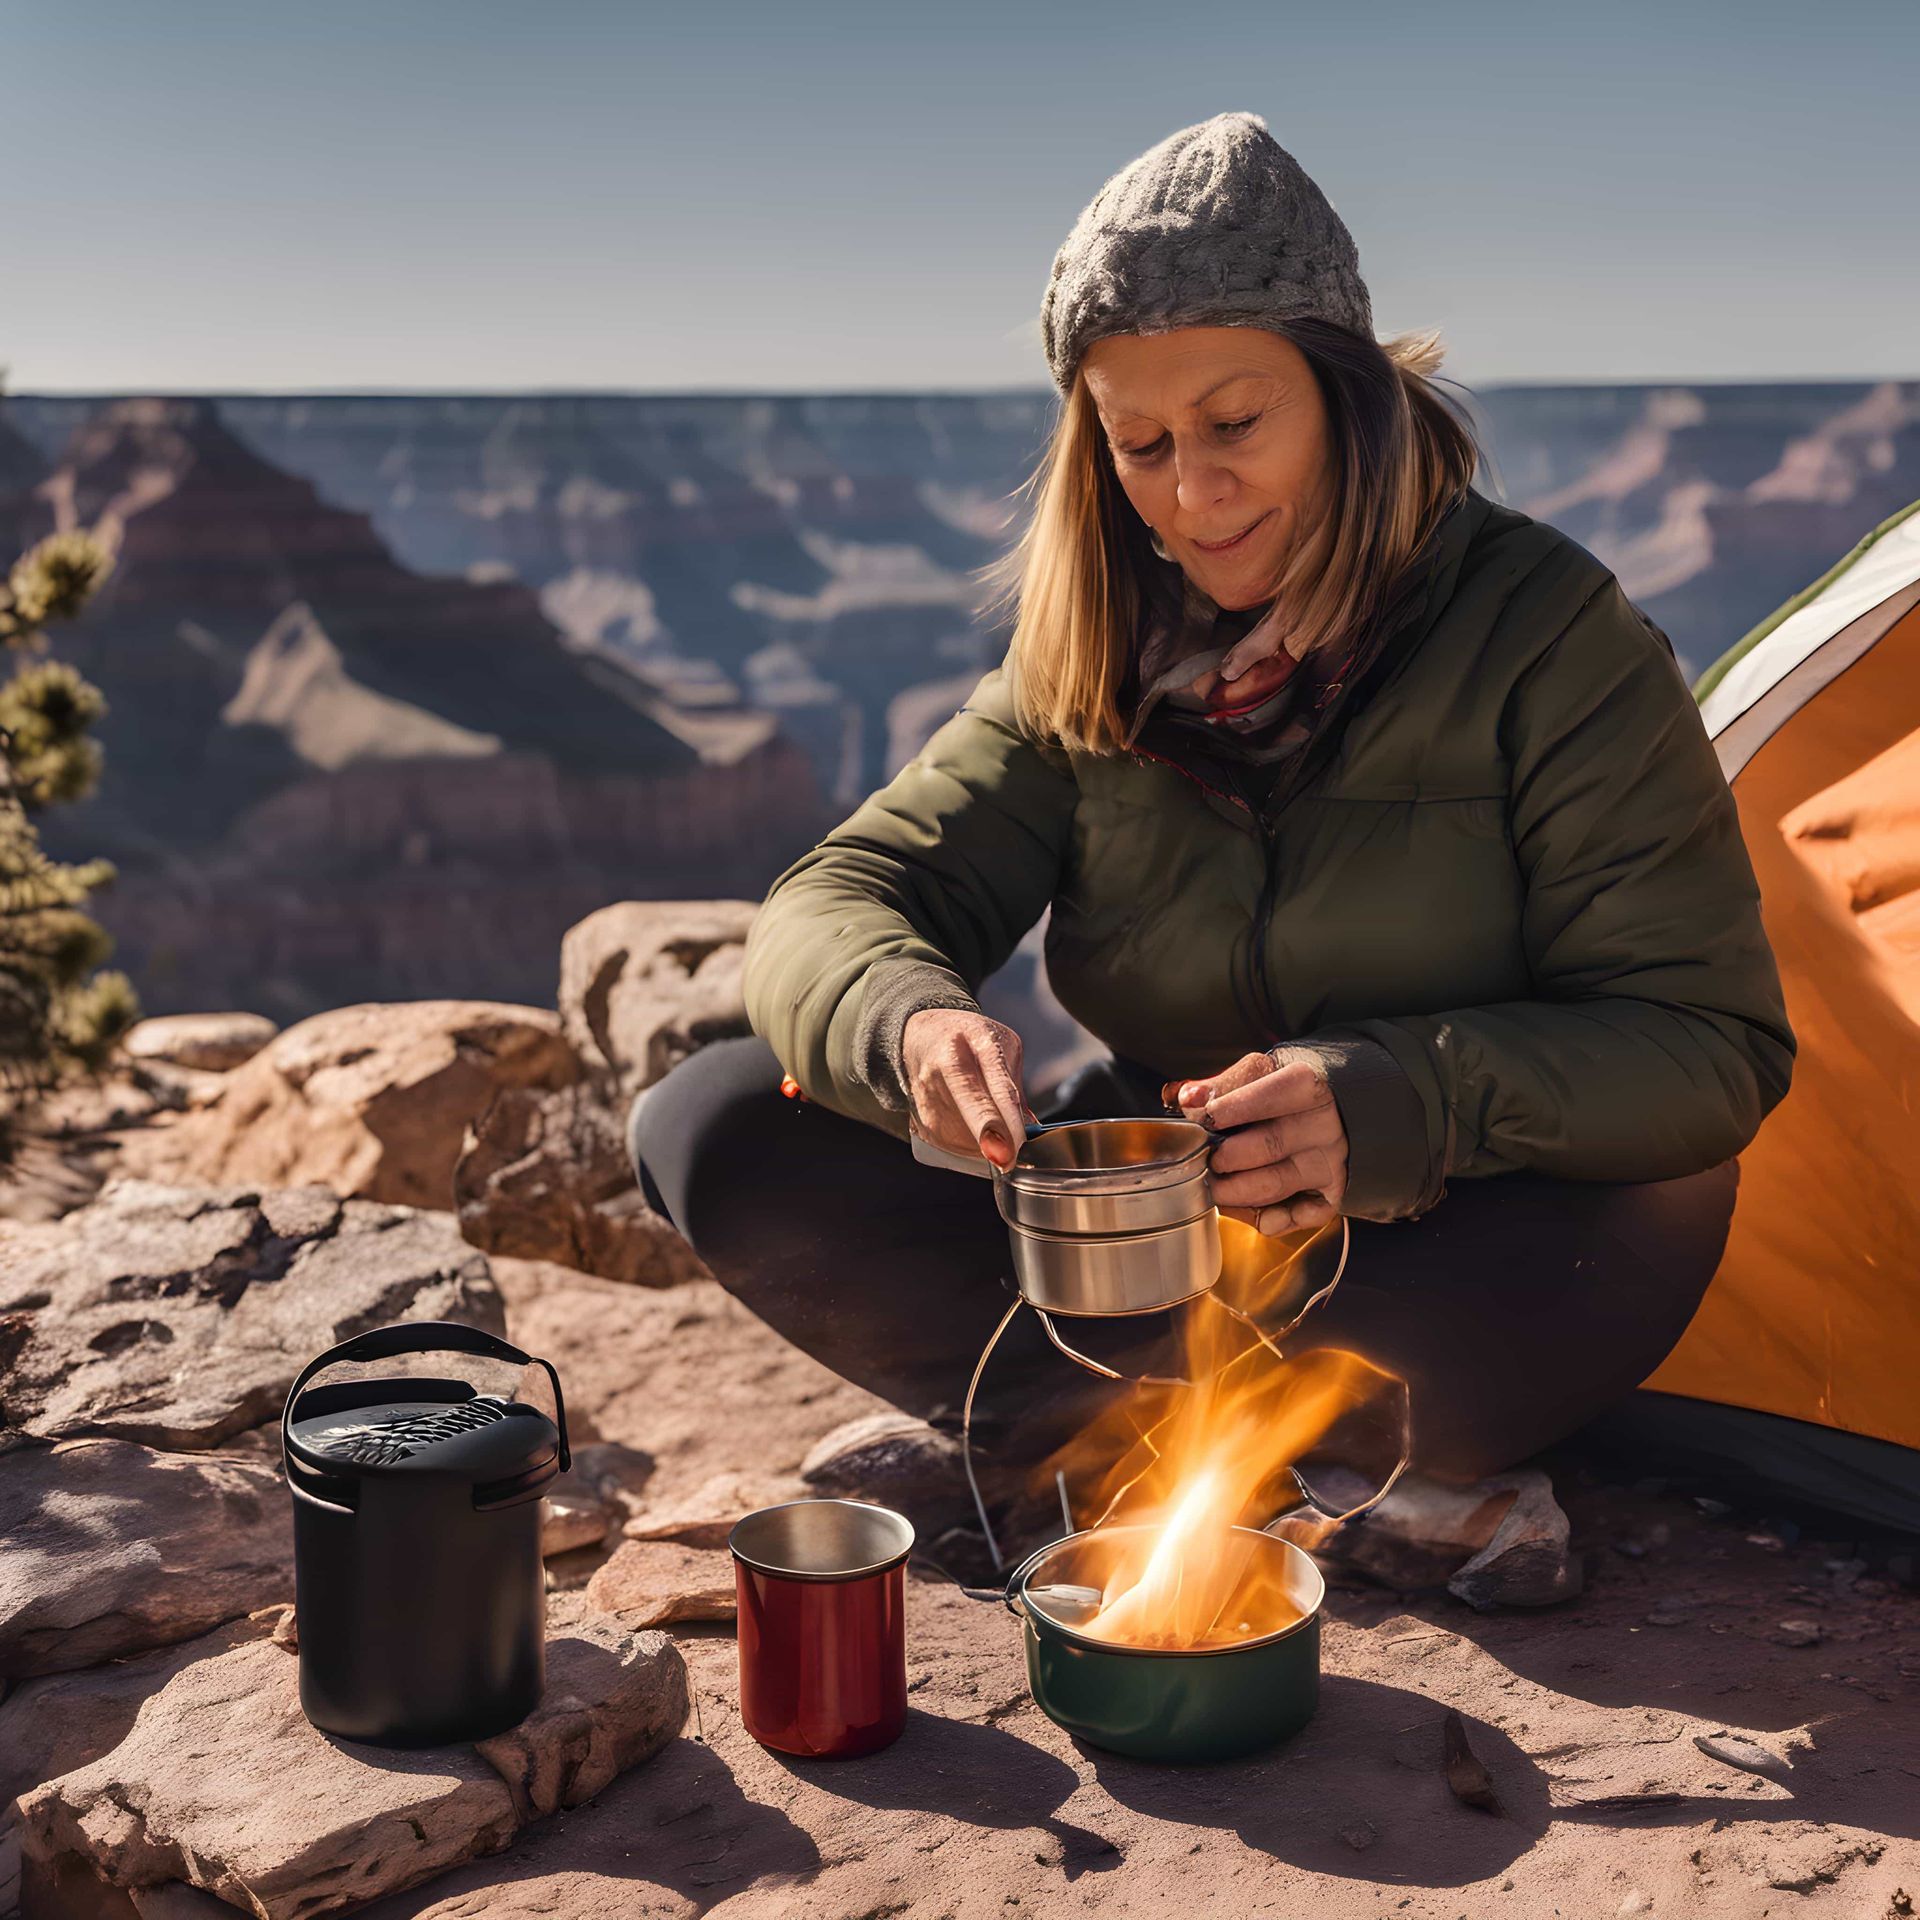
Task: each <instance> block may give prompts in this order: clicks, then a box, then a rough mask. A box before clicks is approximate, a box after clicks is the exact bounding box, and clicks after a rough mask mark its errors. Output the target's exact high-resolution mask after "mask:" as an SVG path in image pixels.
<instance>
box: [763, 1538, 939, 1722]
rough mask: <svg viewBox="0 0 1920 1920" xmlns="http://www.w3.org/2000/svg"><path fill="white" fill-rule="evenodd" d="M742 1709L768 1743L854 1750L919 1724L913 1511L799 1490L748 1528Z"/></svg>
mask: <svg viewBox="0 0 1920 1920" xmlns="http://www.w3.org/2000/svg"><path fill="white" fill-rule="evenodd" d="M727 1545H728V1546H729V1547H730V1548H731V1549H732V1552H733V1579H734V1587H735V1590H736V1592H737V1593H738V1596H739V1601H740V1718H741V1719H742V1720H743V1721H744V1722H745V1723H746V1728H747V1731H748V1732H749V1733H750V1734H752V1735H753V1737H754V1738H755V1739H756V1740H758V1741H759V1742H760V1744H761V1745H762V1746H763V1747H771V1748H773V1750H774V1751H775V1752H776V1753H793V1754H801V1755H804V1756H806V1757H808V1758H810V1759H821V1760H826V1759H833V1760H839V1759H847V1758H850V1757H851V1756H853V1755H854V1754H860V1753H872V1752H874V1751H875V1750H876V1749H878V1748H880V1747H884V1746H887V1745H888V1744H890V1743H891V1742H892V1741H895V1740H897V1739H899V1737H900V1731H901V1729H902V1728H903V1727H904V1726H905V1725H906V1723H907V1617H906V1597H907V1594H906V1588H907V1555H908V1554H909V1553H910V1552H911V1551H912V1549H913V1528H912V1526H911V1525H910V1524H909V1523H908V1521H907V1519H906V1517H905V1516H904V1515H903V1514H898V1513H895V1512H893V1511H892V1510H891V1509H890V1508H887V1507H875V1506H869V1505H868V1504H867V1503H866V1502H865V1501H862V1500H791V1501H788V1502H787V1503H786V1504H785V1505H783V1506H778V1507H762V1508H761V1509H760V1511H759V1512H758V1513H750V1514H748V1515H747V1517H746V1518H745V1519H744V1520H742V1521H741V1522H740V1523H739V1525H738V1526H736V1527H735V1528H734V1530H733V1532H732V1534H731V1535H730V1536H729V1538H728V1541H727Z"/></svg>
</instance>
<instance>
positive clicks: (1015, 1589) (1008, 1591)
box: [986, 1540, 1060, 1620]
mask: <svg viewBox="0 0 1920 1920" xmlns="http://www.w3.org/2000/svg"><path fill="white" fill-rule="evenodd" d="M1059 1544H1060V1543H1059V1541H1057V1540H1049V1541H1048V1542H1047V1543H1046V1545H1045V1546H1043V1547H1035V1548H1034V1550H1033V1551H1032V1552H1031V1553H1030V1554H1028V1555H1027V1557H1026V1558H1025V1559H1024V1560H1022V1561H1021V1562H1020V1564H1019V1565H1018V1566H1017V1567H1015V1568H1014V1570H1013V1571H1012V1572H1011V1573H1010V1574H1008V1575H1007V1584H1006V1586H1005V1587H1003V1588H1002V1589H1001V1590H1000V1592H999V1593H998V1594H997V1595H996V1594H995V1593H994V1590H993V1589H992V1588H991V1587H988V1588H987V1589H986V1593H987V1595H988V1597H990V1598H997V1599H998V1600H999V1602H1000V1604H1001V1605H1002V1606H1004V1607H1005V1608H1006V1610H1007V1611H1008V1612H1009V1613H1010V1614H1012V1615H1013V1617H1014V1618H1015V1619H1016V1620H1024V1619H1025V1618H1026V1617H1027V1605H1026V1602H1025V1601H1024V1600H1022V1599H1021V1597H1020V1583H1021V1582H1022V1581H1023V1580H1024V1579H1025V1578H1026V1577H1027V1575H1028V1574H1030V1573H1031V1572H1032V1571H1033V1570H1034V1568H1035V1567H1037V1566H1038V1565H1039V1564H1040V1562H1041V1560H1042V1559H1044V1558H1045V1557H1046V1555H1048V1554H1049V1553H1051V1552H1052V1551H1053V1550H1054V1548H1055V1547H1057V1546H1058V1545H1059Z"/></svg>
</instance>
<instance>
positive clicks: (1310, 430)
mask: <svg viewBox="0 0 1920 1920" xmlns="http://www.w3.org/2000/svg"><path fill="white" fill-rule="evenodd" d="M1081 365H1082V368H1083V370H1084V372H1085V376H1086V382H1087V389H1088V392H1089V393H1090V395H1091V396H1092V399H1093V404H1094V408H1095V410H1096V412H1097V413H1098V414H1099V416H1100V425H1101V427H1102V429H1103V430H1104V432H1105V434H1106V438H1107V445H1108V446H1109V447H1111V448H1112V450H1113V464H1114V470H1115V472H1116V473H1117V474H1118V475H1119V478H1120V484H1121V486H1122V487H1124V488H1125V489H1126V495H1127V498H1128V499H1129V500H1130V501H1132V502H1133V506H1134V511H1135V512H1137V513H1138V514H1139V516H1140V518H1141V519H1142V520H1144V521H1145V522H1146V523H1147V525H1148V526H1149V527H1151V528H1153V529H1154V531H1155V532H1156V533H1158V534H1159V536H1160V541H1161V544H1162V545H1163V546H1164V547H1165V548H1166V550H1167V551H1168V553H1170V554H1171V555H1172V556H1173V558H1174V559H1175V560H1176V561H1177V562H1178V563H1179V565H1180V568H1181V571H1182V572H1183V573H1185V574H1186V575H1187V577H1188V578H1189V579H1190V580H1192V581H1193V582H1194V584H1195V585H1196V586H1198V587H1199V588H1200V589H1201V590H1202V591H1203V592H1205V593H1206V594H1207V595H1209V596H1210V597H1211V598H1212V600H1213V601H1214V603H1215V605H1217V606H1221V607H1230V608H1231V607H1254V606H1259V605H1261V604H1262V603H1263V602H1265V601H1268V600H1271V599H1272V598H1273V596H1274V594H1275V592H1276V591H1277V590H1278V588H1279V583H1280V576H1281V573H1282V572H1283V571H1284V569H1285V567H1286V564H1287V560H1288V558H1289V556H1290V555H1291V554H1292V552H1293V549H1294V546H1295V544H1296V543H1297V542H1298V541H1299V539H1300V538H1301V536H1302V534H1303V533H1305V532H1306V531H1308V530H1310V529H1311V528H1312V527H1313V526H1314V524H1315V523H1316V522H1317V520H1318V518H1319V515H1320V513H1321V510H1322V508H1323V505H1324V501H1325V491H1324V490H1325V485H1326V480H1327V414H1326V406H1325V403H1324V402H1323V401H1322V399H1321V397H1320V385H1319V382H1318V381H1316V380H1315V379H1314V377H1313V369H1312V368H1311V367H1309V366H1308V365H1307V359H1306V356H1305V355H1304V354H1303V353H1302V352H1301V351H1300V349H1299V348H1298V347H1296V346H1295V345H1294V344H1293V342H1292V341H1291V340H1288V339H1285V338H1283V337H1282V336H1281V335H1279V334H1277V333H1270V332H1268V331H1267V330H1266V329H1264V328H1261V327H1181V328H1178V329H1176V330H1175V331H1173V332H1171V333H1147V334H1142V333H1128V334H1116V335H1113V336H1112V337H1110V338H1108V339H1105V340H1097V341H1095V342H1094V344H1093V345H1092V346H1091V347H1089V348H1088V349H1087V353H1086V357H1085V359H1084V360H1083V361H1082V362H1081Z"/></svg>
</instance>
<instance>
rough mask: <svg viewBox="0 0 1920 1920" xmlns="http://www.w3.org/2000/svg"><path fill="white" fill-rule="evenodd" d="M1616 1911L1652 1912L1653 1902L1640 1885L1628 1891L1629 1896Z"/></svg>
mask: <svg viewBox="0 0 1920 1920" xmlns="http://www.w3.org/2000/svg"><path fill="white" fill-rule="evenodd" d="M1614 1911H1615V1912H1616V1913H1651V1912H1652V1911H1653V1902H1652V1901H1651V1900H1650V1899H1648V1897H1647V1896H1646V1895H1645V1894H1644V1893H1642V1892H1641V1891H1640V1889H1639V1888H1638V1887H1631V1888H1629V1889H1628V1891H1627V1897H1626V1898H1625V1899H1624V1900H1622V1901H1621V1902H1620V1904H1619V1906H1618V1907H1616V1908H1615V1909H1614Z"/></svg>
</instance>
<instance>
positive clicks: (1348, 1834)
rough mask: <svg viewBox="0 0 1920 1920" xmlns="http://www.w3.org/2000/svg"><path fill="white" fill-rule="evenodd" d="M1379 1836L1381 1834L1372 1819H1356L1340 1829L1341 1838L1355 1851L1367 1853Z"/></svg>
mask: <svg viewBox="0 0 1920 1920" xmlns="http://www.w3.org/2000/svg"><path fill="white" fill-rule="evenodd" d="M1379 1837H1380V1835H1379V1834H1378V1832H1376V1831H1375V1829H1374V1824H1373V1822H1372V1821H1371V1820H1355V1821H1354V1822H1353V1823H1352V1824H1351V1825H1350V1826H1344V1827H1342V1828H1341V1829H1340V1838H1341V1839H1342V1840H1344V1841H1345V1842H1346V1843H1347V1845H1348V1846H1350V1847H1351V1848H1352V1849H1353V1850H1354V1852H1355V1853H1365V1852H1366V1850H1367V1849H1368V1848H1369V1847H1370V1846H1372V1845H1373V1843H1374V1842H1375V1841H1376V1840H1378V1839H1379Z"/></svg>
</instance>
